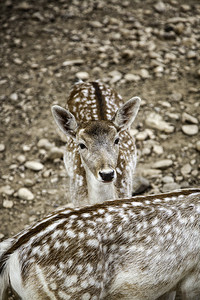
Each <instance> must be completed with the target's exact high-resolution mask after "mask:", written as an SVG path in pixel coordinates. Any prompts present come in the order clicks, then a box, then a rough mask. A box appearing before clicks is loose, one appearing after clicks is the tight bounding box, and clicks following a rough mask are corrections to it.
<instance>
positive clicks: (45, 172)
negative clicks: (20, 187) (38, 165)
mask: <svg viewBox="0 0 200 300" xmlns="http://www.w3.org/2000/svg"><path fill="white" fill-rule="evenodd" d="M51 174H52V170H51V169H49V170H46V171H44V173H43V174H42V176H43V177H44V178H48V177H50V176H51Z"/></svg>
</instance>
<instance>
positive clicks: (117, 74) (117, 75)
mask: <svg viewBox="0 0 200 300" xmlns="http://www.w3.org/2000/svg"><path fill="white" fill-rule="evenodd" d="M108 75H109V76H111V77H112V79H111V80H110V83H111V84H112V83H115V82H117V81H119V80H120V79H121V78H122V73H120V72H119V71H117V70H114V71H111V72H109V73H108Z"/></svg>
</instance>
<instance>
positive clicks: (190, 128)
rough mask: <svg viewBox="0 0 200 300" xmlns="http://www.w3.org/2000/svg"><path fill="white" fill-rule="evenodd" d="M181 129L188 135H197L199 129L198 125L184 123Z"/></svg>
mask: <svg viewBox="0 0 200 300" xmlns="http://www.w3.org/2000/svg"><path fill="white" fill-rule="evenodd" d="M181 129H182V131H183V133H185V134H186V135H196V134H197V133H198V131H199V128H198V126H197V125H183V126H182V127H181Z"/></svg>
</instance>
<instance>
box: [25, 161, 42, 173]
mask: <svg viewBox="0 0 200 300" xmlns="http://www.w3.org/2000/svg"><path fill="white" fill-rule="evenodd" d="M25 167H26V168H27V169H30V170H33V171H41V170H42V169H43V168H44V165H43V164H41V163H40V162H38V161H27V162H26V163H25Z"/></svg>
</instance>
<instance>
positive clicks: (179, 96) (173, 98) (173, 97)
mask: <svg viewBox="0 0 200 300" xmlns="http://www.w3.org/2000/svg"><path fill="white" fill-rule="evenodd" d="M182 99H183V95H182V94H181V93H173V94H171V95H170V96H169V100H171V101H176V102H179V101H181V100H182Z"/></svg>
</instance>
